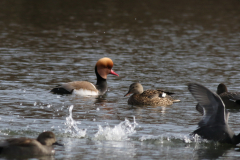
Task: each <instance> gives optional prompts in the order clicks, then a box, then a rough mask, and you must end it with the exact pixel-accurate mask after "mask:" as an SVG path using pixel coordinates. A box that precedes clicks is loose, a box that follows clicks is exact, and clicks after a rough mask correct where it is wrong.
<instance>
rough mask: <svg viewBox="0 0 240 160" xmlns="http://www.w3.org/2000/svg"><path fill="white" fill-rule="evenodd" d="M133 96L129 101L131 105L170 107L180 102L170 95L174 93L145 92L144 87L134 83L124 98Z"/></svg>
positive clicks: (160, 91)
mask: <svg viewBox="0 0 240 160" xmlns="http://www.w3.org/2000/svg"><path fill="white" fill-rule="evenodd" d="M130 94H133V95H131V96H130V97H129V99H128V104H129V105H151V106H156V105H162V106H168V105H172V104H173V103H174V102H179V101H180V100H175V99H173V98H172V97H171V96H170V95H172V94H174V93H172V92H165V91H163V90H160V89H158V90H146V91H144V90H143V86H142V85H141V84H140V83H138V82H137V83H132V84H131V85H130V87H129V91H128V92H127V94H125V95H124V97H126V96H128V95H130Z"/></svg>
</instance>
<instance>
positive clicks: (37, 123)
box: [0, 0, 240, 159]
mask: <svg viewBox="0 0 240 160" xmlns="http://www.w3.org/2000/svg"><path fill="white" fill-rule="evenodd" d="M239 3H240V2H239V1H238V0H230V1H224V0H220V1H219V0H218V1H217V0H212V1H207V0H202V1H187V0H182V1H176V0H169V1H163V0H152V1H145V0H143V1H137V0H130V1H120V0H116V1H110V0H102V1H97V0H90V1H89V0H82V1H77V0H71V1H65V0H61V1H55V0H49V1H29V0H18V1H14V0H2V1H0V10H1V12H0V42H1V43H0V55H1V56H0V69H1V72H0V77H1V78H0V90H1V93H0V99H1V102H0V105H1V114H0V122H1V123H0V128H1V129H0V140H1V139H5V138H10V137H22V136H27V137H36V136H37V135H38V134H39V133H40V132H42V131H43V130H51V131H53V132H54V133H56V135H57V137H58V139H61V138H62V142H63V143H64V144H65V148H64V149H62V148H58V147H57V148H56V150H57V152H56V156H55V159H96V157H98V158H100V159H106V158H112V157H114V158H117V159H119V158H121V159H122V157H124V158H126V159H134V158H135V159H159V157H161V158H164V159H197V158H200V159H201V158H209V159H211V158H212V159H215V158H223V157H224V158H229V159H234V158H235V157H239V155H240V154H239V152H237V151H236V150H235V148H227V147H226V148H225V147H222V146H218V145H217V146H212V145H211V143H210V144H209V142H205V141H202V140H200V141H191V138H190V137H189V133H191V132H192V131H194V130H195V129H196V128H197V123H198V121H199V120H200V119H201V115H199V114H198V113H197V112H196V111H195V105H196V102H195V101H194V99H193V97H192V96H191V95H190V93H189V92H188V91H187V86H186V84H187V83H188V82H199V83H201V84H203V85H204V86H206V87H208V88H210V89H211V90H213V91H215V90H216V88H217V85H218V84H219V83H225V84H226V85H227V86H229V88H231V91H239V89H240V88H239V71H240V69H239V61H240V57H239V55H240V51H239V41H240V30H239V28H240V26H239V25H240V23H239V20H240V4H239ZM105 56H107V57H110V58H111V59H112V60H113V62H114V68H113V69H114V70H115V71H116V72H117V73H118V74H119V75H120V76H119V77H114V76H108V86H109V92H108V93H107V95H106V96H104V97H98V98H95V97H94V98H89V97H87V98H86V97H76V96H74V95H68V96H59V95H54V94H51V93H49V91H50V90H51V88H53V87H54V86H56V85H57V84H62V83H65V82H69V81H75V80H87V81H89V82H93V83H95V82H96V76H95V73H94V66H95V64H96V61H97V60H98V59H99V58H102V57H105ZM133 82H141V83H142V85H143V86H144V88H145V90H146V89H154V88H162V89H165V90H169V91H171V92H174V93H175V94H176V97H178V98H179V99H180V100H181V102H180V103H177V104H173V105H172V106H168V107H161V106H156V107H152V106H146V107H137V106H133V107H132V106H129V105H127V99H126V98H124V97H123V96H124V94H125V93H126V92H127V90H128V87H129V85H130V84H132V83H133ZM69 106H74V108H73V107H69ZM71 108H72V110H71V111H70V110H69V109H71ZM230 112H231V116H230V119H229V125H230V126H231V128H232V129H233V130H234V131H235V133H239V132H240V128H239V125H238V124H239V121H240V118H239V117H240V116H239V114H240V112H239V109H231V110H230ZM133 117H135V118H136V122H137V123H138V126H136V127H135V124H134V123H135V121H134V120H133ZM66 118H67V119H66ZM125 118H127V119H128V120H129V121H127V120H125ZM77 122H81V124H79V123H77ZM129 124H130V125H129ZM98 126H101V128H99V127H98ZM129 126H131V127H129ZM74 128H75V129H74ZM130 128H132V130H131V129H130ZM128 129H130V131H129V132H128ZM65 131H66V132H65ZM115 131H118V132H117V133H115ZM79 133H81V134H80V135H81V136H80V137H81V138H80V137H78V136H74V134H79ZM118 133H122V134H121V135H119V134H118ZM128 133H129V134H128ZM109 134H110V136H109ZM95 135H96V136H97V139H94V137H95ZM99 137H102V138H100V139H99ZM116 140H121V141H116ZM53 159H54V158H53Z"/></svg>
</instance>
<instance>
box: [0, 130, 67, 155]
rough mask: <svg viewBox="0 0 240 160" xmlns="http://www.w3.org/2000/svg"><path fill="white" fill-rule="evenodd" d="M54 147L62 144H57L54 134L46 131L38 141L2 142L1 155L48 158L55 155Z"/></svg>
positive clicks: (28, 139)
mask: <svg viewBox="0 0 240 160" xmlns="http://www.w3.org/2000/svg"><path fill="white" fill-rule="evenodd" d="M52 145H60V146H63V145H62V144H60V143H58V142H56V138H55V135H54V133H52V132H50V131H46V132H43V133H41V134H40V135H39V136H38V138H37V139H31V138H24V137H22V138H10V139H6V140H4V141H2V142H0V154H2V155H6V156H27V157H29V156H47V155H54V154H55V150H53V148H52Z"/></svg>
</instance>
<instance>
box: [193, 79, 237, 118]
mask: <svg viewBox="0 0 240 160" xmlns="http://www.w3.org/2000/svg"><path fill="white" fill-rule="evenodd" d="M217 94H218V95H219V96H220V98H221V99H222V101H223V103H224V104H225V108H226V109H231V108H240V92H228V89H227V87H226V85H225V84H223V83H220V84H219V85H218V87H217ZM196 110H197V111H198V112H200V113H201V114H202V115H203V112H204V111H203V107H201V106H200V105H199V103H198V104H197V106H196Z"/></svg>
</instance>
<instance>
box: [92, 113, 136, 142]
mask: <svg viewBox="0 0 240 160" xmlns="http://www.w3.org/2000/svg"><path fill="white" fill-rule="evenodd" d="M137 125H138V124H137V123H136V122H135V117H134V121H133V123H131V122H130V121H129V120H128V119H125V121H123V122H121V123H120V124H118V125H116V126H114V127H113V128H111V127H110V126H107V127H105V128H104V127H102V126H101V125H98V132H97V133H96V134H95V135H94V138H93V139H95V140H110V141H122V140H128V139H129V138H128V136H130V135H132V134H134V133H136V130H135V128H136V126H137Z"/></svg>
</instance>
